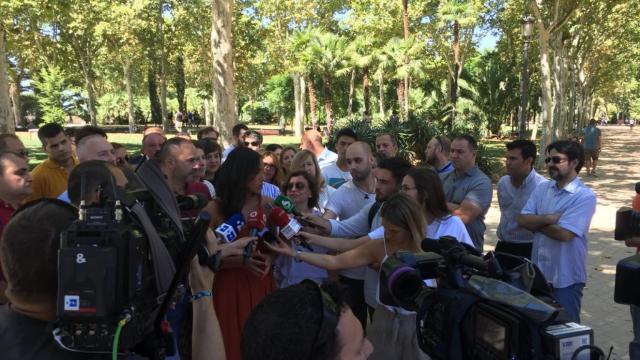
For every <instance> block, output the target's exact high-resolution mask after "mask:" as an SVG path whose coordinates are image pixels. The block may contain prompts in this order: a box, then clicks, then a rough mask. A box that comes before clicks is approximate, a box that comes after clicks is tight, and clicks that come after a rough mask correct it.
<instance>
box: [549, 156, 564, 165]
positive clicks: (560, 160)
mask: <svg viewBox="0 0 640 360" xmlns="http://www.w3.org/2000/svg"><path fill="white" fill-rule="evenodd" d="M552 161H553V163H554V164H560V163H563V162H565V161H567V159H564V158H561V157H560V156H550V157H548V158H546V159H544V163H545V164H548V163H550V162H552Z"/></svg>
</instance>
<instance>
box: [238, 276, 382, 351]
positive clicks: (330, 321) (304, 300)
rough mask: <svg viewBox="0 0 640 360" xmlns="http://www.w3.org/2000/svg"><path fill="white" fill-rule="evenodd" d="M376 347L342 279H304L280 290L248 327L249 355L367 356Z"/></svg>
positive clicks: (261, 306)
mask: <svg viewBox="0 0 640 360" xmlns="http://www.w3.org/2000/svg"><path fill="white" fill-rule="evenodd" d="M372 351H373V348H372V346H371V343H370V342H369V340H367V339H366V338H365V337H364V331H363V330H362V326H361V325H360V322H359V321H358V319H357V318H356V317H355V316H354V315H353V313H352V312H351V309H349V307H348V306H347V304H346V303H345V293H344V290H343V288H342V287H340V286H338V285H337V284H327V285H323V286H318V285H317V284H316V283H314V282H312V281H303V282H302V283H300V284H297V285H292V286H289V287H287V288H283V289H280V290H277V291H275V292H274V293H272V294H271V295H268V296H267V297H265V298H264V299H263V300H262V301H261V302H260V303H259V304H258V305H257V306H256V308H255V309H254V310H253V312H252V313H251V315H250V316H249V318H248V319H247V322H246V323H245V326H244V330H243V332H242V359H243V360H299V359H313V360H347V359H348V360H361V359H367V358H368V357H369V355H370V354H371V352H372Z"/></svg>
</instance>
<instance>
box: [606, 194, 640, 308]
mask: <svg viewBox="0 0 640 360" xmlns="http://www.w3.org/2000/svg"><path fill="white" fill-rule="evenodd" d="M636 193H640V182H638V183H636ZM613 235H614V236H613V237H614V239H616V240H618V241H627V240H631V239H632V238H640V212H638V211H635V210H634V209H633V208H630V207H626V206H625V207H621V208H620V209H618V211H617V212H616V227H615V230H614V233H613ZM639 282H640V254H636V255H632V256H629V257H627V258H624V259H622V260H620V261H619V262H618V264H617V265H616V285H615V292H614V297H613V298H614V301H615V302H617V303H619V304H626V305H636V306H640V287H638V285H637V284H638V283H639Z"/></svg>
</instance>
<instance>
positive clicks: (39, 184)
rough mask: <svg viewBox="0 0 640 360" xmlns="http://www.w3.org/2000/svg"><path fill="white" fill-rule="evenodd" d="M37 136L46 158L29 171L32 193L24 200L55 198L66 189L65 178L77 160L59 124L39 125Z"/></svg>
mask: <svg viewBox="0 0 640 360" xmlns="http://www.w3.org/2000/svg"><path fill="white" fill-rule="evenodd" d="M38 138H39V139H40V142H41V143H42V149H44V152H46V153H47V156H48V159H47V160H45V161H44V162H43V163H41V164H40V165H38V166H36V167H35V169H33V171H32V172H31V175H32V177H33V184H32V187H33V193H32V194H31V195H30V196H29V197H28V198H27V199H26V201H31V200H37V199H40V198H57V197H58V196H60V194H62V193H63V192H64V191H65V190H67V179H68V178H69V173H70V172H71V169H73V167H74V166H75V165H76V163H77V160H76V159H74V158H73V156H72V152H71V141H70V140H69V138H68V137H67V136H66V135H65V133H64V129H63V128H62V126H60V125H59V124H55V123H51V124H46V125H43V126H42V127H40V129H39V130H38Z"/></svg>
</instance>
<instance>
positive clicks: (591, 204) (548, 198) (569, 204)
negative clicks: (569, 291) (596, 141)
mask: <svg viewBox="0 0 640 360" xmlns="http://www.w3.org/2000/svg"><path fill="white" fill-rule="evenodd" d="M595 211H596V195H595V193H594V192H593V190H591V189H590V188H588V187H586V186H585V185H584V184H583V183H582V181H580V179H579V178H577V177H576V178H575V179H574V180H573V181H572V182H570V183H569V184H567V186H565V187H564V188H562V189H559V188H558V186H557V185H556V182H555V181H554V180H549V181H545V182H542V183H540V184H539V185H538V186H537V187H536V189H535V190H534V191H533V193H532V194H531V196H530V197H529V200H528V201H527V204H526V205H525V206H524V208H523V209H522V214H531V215H548V214H560V219H559V220H558V223H557V224H558V225H559V226H560V227H562V228H564V229H566V230H568V231H571V232H572V233H574V234H575V237H574V238H573V239H571V240H569V241H558V240H554V239H552V238H550V237H548V236H546V235H544V234H543V233H541V232H536V233H535V234H534V237H533V248H532V251H531V260H532V261H533V262H534V263H535V264H536V265H538V267H539V268H540V270H541V271H542V273H543V274H544V276H545V277H546V279H547V281H549V282H551V283H552V284H553V286H554V287H555V288H565V287H567V286H570V285H573V284H577V283H586V281H587V269H586V257H587V241H588V239H587V236H588V233H589V226H590V225H591V218H592V217H593V214H594V213H595Z"/></svg>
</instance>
